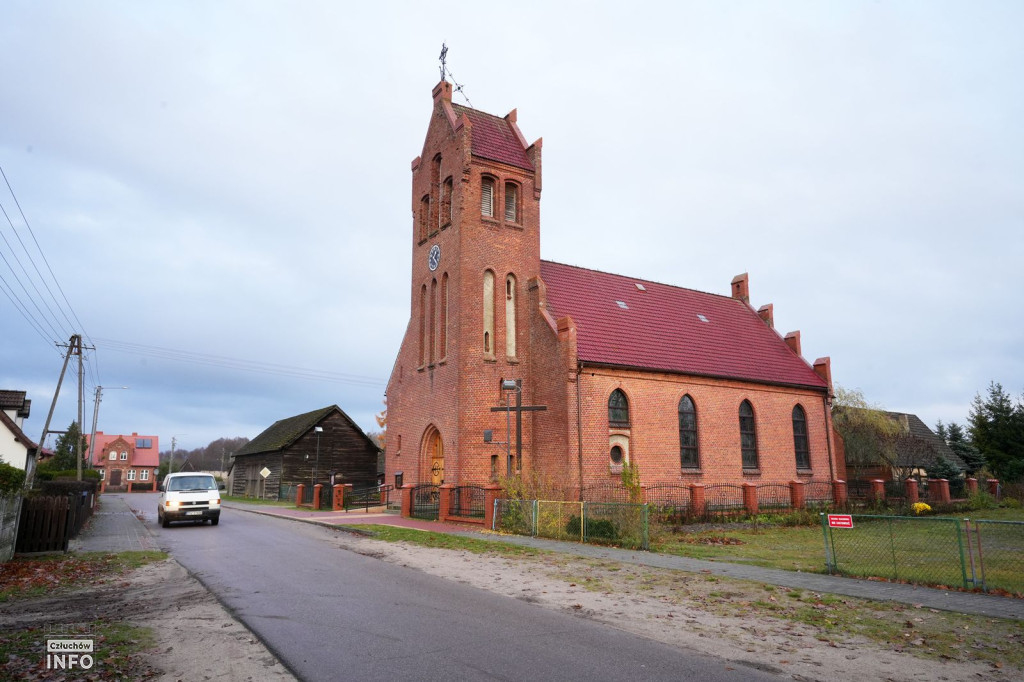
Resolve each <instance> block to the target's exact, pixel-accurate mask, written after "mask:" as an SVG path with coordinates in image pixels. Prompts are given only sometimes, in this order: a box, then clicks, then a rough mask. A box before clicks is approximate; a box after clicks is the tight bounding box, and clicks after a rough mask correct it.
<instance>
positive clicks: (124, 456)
mask: <svg viewBox="0 0 1024 682" xmlns="http://www.w3.org/2000/svg"><path fill="white" fill-rule="evenodd" d="M127 459H128V453H127V452H122V453H121V460H122V461H124V460H127Z"/></svg>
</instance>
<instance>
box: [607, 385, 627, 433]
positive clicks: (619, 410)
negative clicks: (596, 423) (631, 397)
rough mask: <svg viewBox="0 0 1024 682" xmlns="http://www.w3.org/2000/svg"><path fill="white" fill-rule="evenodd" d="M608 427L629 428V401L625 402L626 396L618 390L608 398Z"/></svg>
mask: <svg viewBox="0 0 1024 682" xmlns="http://www.w3.org/2000/svg"><path fill="white" fill-rule="evenodd" d="M608 426H611V427H620V428H622V427H627V426H629V401H628V400H626V394H625V393H623V392H622V391H621V390H620V389H618V388H617V389H615V390H614V391H612V394H611V395H610V396H608Z"/></svg>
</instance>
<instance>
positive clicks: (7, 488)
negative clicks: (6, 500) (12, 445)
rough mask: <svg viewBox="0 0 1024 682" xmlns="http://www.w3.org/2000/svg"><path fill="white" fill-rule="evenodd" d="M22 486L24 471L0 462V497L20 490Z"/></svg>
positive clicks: (23, 483)
mask: <svg viewBox="0 0 1024 682" xmlns="http://www.w3.org/2000/svg"><path fill="white" fill-rule="evenodd" d="M24 485H25V471H24V470H23V469H19V468H18V467H15V466H11V465H10V464H8V463H6V462H0V495H3V494H6V493H13V492H16V491H18V490H21V488H22V486H24Z"/></svg>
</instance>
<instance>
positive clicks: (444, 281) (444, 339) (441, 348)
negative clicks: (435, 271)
mask: <svg viewBox="0 0 1024 682" xmlns="http://www.w3.org/2000/svg"><path fill="white" fill-rule="evenodd" d="M438 333H439V334H440V335H441V338H440V339H439V340H438V342H437V345H438V351H437V352H438V355H439V357H440V358H441V359H442V360H444V359H445V358H446V357H448V273H447V272H446V273H444V275H442V276H441V324H440V325H439V327H438Z"/></svg>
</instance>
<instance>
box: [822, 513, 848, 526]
mask: <svg viewBox="0 0 1024 682" xmlns="http://www.w3.org/2000/svg"><path fill="white" fill-rule="evenodd" d="M828 525H829V528H853V517H852V516H851V515H849V514H829V515H828Z"/></svg>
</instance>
